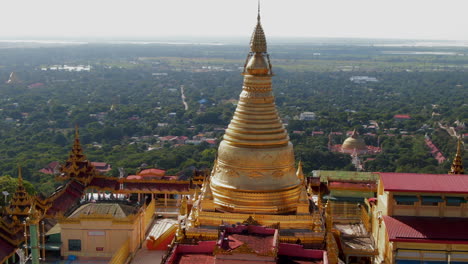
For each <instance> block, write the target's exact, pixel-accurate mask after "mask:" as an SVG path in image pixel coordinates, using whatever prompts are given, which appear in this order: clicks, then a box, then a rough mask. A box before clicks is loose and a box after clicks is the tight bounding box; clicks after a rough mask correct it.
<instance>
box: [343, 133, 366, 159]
mask: <svg viewBox="0 0 468 264" xmlns="http://www.w3.org/2000/svg"><path fill="white" fill-rule="evenodd" d="M341 151H342V152H344V153H353V152H357V153H362V152H367V145H366V142H364V140H363V139H362V138H361V137H359V133H358V132H357V131H356V129H354V130H353V133H352V134H351V136H350V137H348V138H347V139H345V141H343V145H342V146H341Z"/></svg>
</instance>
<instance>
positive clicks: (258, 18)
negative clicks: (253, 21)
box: [257, 0, 260, 23]
mask: <svg viewBox="0 0 468 264" xmlns="http://www.w3.org/2000/svg"><path fill="white" fill-rule="evenodd" d="M257 21H258V23H260V0H258V10H257Z"/></svg>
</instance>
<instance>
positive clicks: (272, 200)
mask: <svg viewBox="0 0 468 264" xmlns="http://www.w3.org/2000/svg"><path fill="white" fill-rule="evenodd" d="M243 75H244V84H243V87H242V92H241V94H240V98H239V103H238V105H237V109H236V111H235V113H234V117H233V118H232V120H231V123H230V124H229V126H228V128H227V130H226V133H225V135H224V139H223V141H221V143H220V145H219V149H218V159H217V162H216V166H215V167H214V168H213V174H212V175H211V176H212V177H211V182H210V183H211V190H212V192H213V197H214V204H215V207H216V208H217V209H219V210H222V211H227V212H243V213H266V214H284V213H294V212H296V210H297V202H298V198H299V196H300V194H301V191H302V185H301V179H299V178H297V177H296V174H295V172H296V169H295V165H294V164H295V161H294V152H293V146H292V144H291V142H290V141H289V137H288V134H287V132H286V129H285V128H284V126H283V124H282V122H281V119H280V117H279V116H278V112H277V110H276V106H275V99H274V96H273V92H272V85H271V84H272V82H271V77H272V75H273V74H272V69H271V63H270V59H269V55H268V53H267V44H266V40H265V34H264V32H263V28H262V25H261V23H260V14H259V15H258V18H257V25H256V27H255V30H254V32H253V34H252V38H251V41H250V53H249V54H248V56H247V60H246V63H245V66H244V71H243Z"/></svg>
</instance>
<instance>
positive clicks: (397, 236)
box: [384, 216, 468, 244]
mask: <svg viewBox="0 0 468 264" xmlns="http://www.w3.org/2000/svg"><path fill="white" fill-rule="evenodd" d="M384 222H385V226H386V227H387V233H388V238H389V240H390V241H401V242H405V241H407V242H412V241H413V242H425V243H455V244H468V228H466V227H467V226H468V218H450V217H445V218H440V217H418V216H393V217H391V216H384Z"/></svg>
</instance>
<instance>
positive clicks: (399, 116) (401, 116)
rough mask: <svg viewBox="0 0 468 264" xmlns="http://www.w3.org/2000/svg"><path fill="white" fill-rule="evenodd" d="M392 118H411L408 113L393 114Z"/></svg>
mask: <svg viewBox="0 0 468 264" xmlns="http://www.w3.org/2000/svg"><path fill="white" fill-rule="evenodd" d="M393 118H397V119H411V116H410V115H394V116H393Z"/></svg>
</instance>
